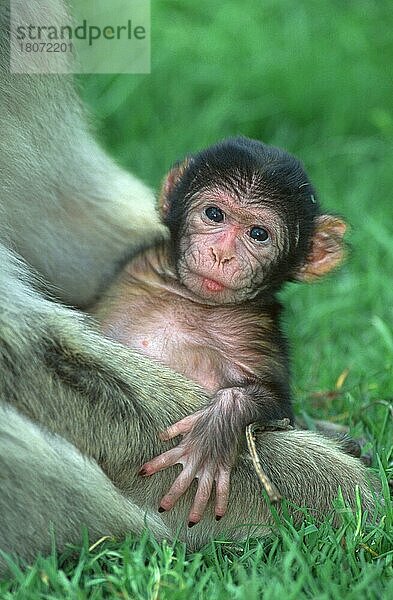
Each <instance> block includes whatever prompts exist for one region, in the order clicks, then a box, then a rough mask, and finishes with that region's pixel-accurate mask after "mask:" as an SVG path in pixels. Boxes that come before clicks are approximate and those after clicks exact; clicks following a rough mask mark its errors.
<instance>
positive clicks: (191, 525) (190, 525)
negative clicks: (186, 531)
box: [188, 521, 196, 527]
mask: <svg viewBox="0 0 393 600" xmlns="http://www.w3.org/2000/svg"><path fill="white" fill-rule="evenodd" d="M194 525H196V523H194V521H188V526H189V527H194Z"/></svg>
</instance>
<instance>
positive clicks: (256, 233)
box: [250, 227, 270, 242]
mask: <svg viewBox="0 0 393 600" xmlns="http://www.w3.org/2000/svg"><path fill="white" fill-rule="evenodd" d="M269 237H270V236H269V232H268V231H266V229H264V228H263V227H251V229H250V238H252V239H253V240H255V241H256V242H267V240H268V239H269Z"/></svg>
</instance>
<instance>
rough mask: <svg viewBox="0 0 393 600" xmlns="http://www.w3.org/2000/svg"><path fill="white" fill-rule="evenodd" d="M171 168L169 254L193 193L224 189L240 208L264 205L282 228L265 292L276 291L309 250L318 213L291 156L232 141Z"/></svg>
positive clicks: (259, 144) (176, 244) (302, 172)
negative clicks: (284, 230)
mask: <svg viewBox="0 0 393 600" xmlns="http://www.w3.org/2000/svg"><path fill="white" fill-rule="evenodd" d="M174 168H175V169H176V168H178V169H179V176H178V177H177V178H176V180H175V184H174V185H173V186H172V188H171V189H170V191H169V193H168V212H167V214H166V215H165V217H164V222H165V224H166V225H167V226H168V228H169V230H170V232H171V240H172V243H173V252H174V255H175V256H177V255H178V248H179V240H180V239H181V237H182V235H183V233H184V223H185V215H186V214H187V212H188V208H189V206H190V205H191V204H192V201H193V198H194V197H195V194H197V193H199V192H201V191H202V190H213V189H220V190H223V191H226V190H227V191H228V192H231V193H232V194H233V193H235V195H236V196H237V199H238V201H239V204H240V205H241V204H245V205H247V204H249V205H256V204H261V205H262V204H266V205H267V206H270V207H271V208H273V209H274V211H276V213H277V214H278V215H280V216H281V217H282V219H283V221H284V222H285V223H286V225H287V229H288V235H287V236H286V239H285V247H284V248H283V252H282V253H281V256H280V260H279V261H278V263H277V264H276V265H275V266H274V267H273V268H272V271H271V278H270V283H271V286H270V290H271V291H273V292H274V291H276V290H277V289H278V288H279V287H280V285H281V284H282V283H283V281H285V280H288V279H291V278H292V277H293V276H294V274H295V272H296V269H297V268H298V267H299V266H300V265H302V264H303V263H304V261H305V259H306V256H307V254H308V252H309V250H310V242H311V237H312V234H313V232H314V221H315V218H316V217H317V216H318V215H320V214H321V210H320V207H319V204H318V202H317V196H316V192H315V189H314V187H313V185H312V184H311V182H310V180H309V178H308V176H307V174H306V172H305V170H304V168H303V165H302V163H301V162H300V161H299V160H298V159H297V158H295V157H294V156H292V155H291V154H288V153H287V152H285V151H284V150H281V149H280V148H275V147H273V146H269V145H267V144H264V143H263V142H260V141H257V140H252V139H248V138H246V137H234V138H229V139H226V140H223V141H221V142H219V143H217V144H215V145H214V146H211V147H209V148H207V149H205V150H202V151H201V152H199V153H197V154H195V155H191V156H188V157H187V158H186V159H185V160H184V161H183V162H181V163H178V164H177V165H175V167H174Z"/></svg>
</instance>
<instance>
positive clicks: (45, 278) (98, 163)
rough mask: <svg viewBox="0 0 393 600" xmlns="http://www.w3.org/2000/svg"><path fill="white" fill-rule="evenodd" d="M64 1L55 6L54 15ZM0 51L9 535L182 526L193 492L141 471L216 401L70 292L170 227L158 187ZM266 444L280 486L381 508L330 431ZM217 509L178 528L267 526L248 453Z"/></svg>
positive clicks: (69, 100)
mask: <svg viewBox="0 0 393 600" xmlns="http://www.w3.org/2000/svg"><path fill="white" fill-rule="evenodd" d="M37 4H38V3H32V2H31V3H25V2H20V3H19V2H18V3H15V5H16V6H17V8H20V9H21V10H24V14H25V17H26V13H30V14H27V20H30V22H39V14H34V13H36V12H37V11H39V8H40V7H39V6H37ZM58 5H59V3H58V2H55V1H54V0H52V1H51V2H45V12H46V14H48V11H51V10H52V11H56V9H57V8H58ZM0 10H1V14H0V16H1V27H2V29H3V28H6V27H7V23H8V17H9V12H8V7H7V6H4V3H2V5H1V9H0ZM52 22H53V23H54V24H55V23H56V22H57V16H56V13H55V12H54V13H53V16H52ZM0 51H1V58H0V69H1V101H0V102H1V105H0V131H1V139H0V173H1V176H0V177H1V178H0V211H1V218H0V222H1V226H0V227H1V231H0V239H1V247H0V265H1V274H0V371H1V378H0V480H1V485H0V515H1V520H0V547H1V549H2V550H5V551H7V552H11V553H15V554H16V555H19V556H21V557H22V558H24V559H26V560H31V559H32V558H33V557H34V556H35V555H36V554H37V552H47V551H48V550H49V549H50V529H51V524H53V526H54V529H55V531H56V534H57V541H58V545H59V547H62V546H63V545H64V544H65V543H66V542H73V541H74V542H75V541H78V539H79V538H80V528H81V525H82V524H85V525H87V527H88V529H89V531H90V535H91V537H92V538H94V537H97V536H99V535H102V534H106V533H114V534H117V535H122V534H124V533H126V532H128V531H134V532H139V531H141V529H142V528H143V526H144V522H145V521H144V520H145V514H146V511H148V515H147V523H148V525H149V526H150V527H151V529H152V531H153V533H154V534H155V535H156V536H157V537H163V536H167V537H169V538H173V537H174V536H175V535H176V534H177V533H178V530H179V524H180V523H185V521H186V516H187V511H188V509H189V506H190V502H191V494H188V495H185V497H184V499H183V500H182V501H180V502H179V504H178V505H177V506H176V508H175V509H174V510H173V511H171V512H170V513H169V514H167V515H165V516H164V517H163V518H161V517H160V516H159V515H158V513H157V512H156V509H157V507H158V502H159V499H160V498H161V496H162V495H163V493H164V491H165V490H166V488H167V487H168V483H169V480H170V479H172V478H173V475H172V473H171V472H170V471H169V472H168V474H167V473H162V474H157V475H155V476H154V478H151V479H149V480H146V479H142V478H140V477H138V475H137V471H138V469H139V468H140V466H141V465H142V463H143V462H145V461H146V460H148V459H149V458H151V457H152V456H155V455H157V454H158V453H160V452H162V451H163V449H164V446H163V445H162V443H161V442H160V441H159V439H158V436H157V432H158V431H159V430H162V429H163V428H164V427H165V426H167V425H169V424H170V423H172V422H174V421H177V420H179V419H180V418H181V417H183V416H185V415H186V414H189V413H191V412H194V411H195V410H196V409H198V408H199V407H200V406H202V405H203V404H204V402H206V398H205V397H204V394H203V393H202V392H201V390H200V389H199V388H198V387H197V386H196V385H193V384H191V383H190V382H188V381H186V380H185V379H184V378H182V377H181V376H176V375H174V373H172V372H171V371H169V370H167V369H164V368H163V367H162V366H161V365H160V366H159V367H157V366H155V365H154V364H152V363H150V362H149V360H148V359H144V358H142V357H136V356H135V355H133V354H132V352H130V351H129V350H128V349H126V348H122V347H120V346H117V345H115V344H112V343H111V342H109V341H107V340H104V339H102V338H101V337H100V336H99V335H98V334H97V333H96V332H95V331H94V328H93V327H92V326H91V325H90V324H89V322H88V321H87V320H86V319H85V317H84V316H83V315H82V313H78V312H77V311H75V310H71V309H68V308H66V307H65V306H64V305H63V304H62V303H67V304H72V305H75V306H78V307H79V308H83V307H85V306H87V305H89V303H90V302H91V301H92V299H93V297H94V295H95V294H96V291H97V289H98V287H99V286H100V284H101V282H102V280H103V278H105V277H107V276H108V275H109V274H110V273H112V272H113V270H114V268H115V264H116V262H117V261H118V260H119V258H121V256H122V255H123V254H124V252H125V251H126V250H129V247H130V244H133V243H134V244H136V245H137V244H138V241H140V239H141V238H144V236H146V235H149V236H151V235H153V234H154V232H155V231H156V230H157V231H158V228H159V226H158V223H157V221H156V218H155V215H154V210H153V200H152V195H151V193H150V191H149V190H148V189H146V188H145V187H144V186H143V185H142V184H141V183H140V182H138V181H137V180H136V179H134V178H132V177H131V176H130V175H128V174H126V173H125V172H124V171H122V170H121V169H119V168H118V167H117V166H116V165H115V164H114V163H113V162H112V161H111V159H110V158H109V157H107V156H106V154H105V153H104V152H103V151H102V150H101V149H100V148H99V147H98V146H97V145H96V143H95V142H94V140H93V138H92V137H91V135H90V133H89V131H88V129H87V127H86V124H85V121H84V119H83V111H82V110H81V108H80V105H79V102H78V99H77V97H76V94H75V92H74V90H73V87H72V82H71V81H70V80H69V79H68V78H66V77H56V76H32V77H30V76H26V75H18V76H12V75H10V74H8V47H7V35H4V29H3V37H2V41H1V46H0ZM128 224H132V225H128ZM27 265H29V267H28V266H27ZM32 273H34V275H33V274H32ZM35 274H37V276H36V275H35ZM48 292H49V293H50V294H51V296H52V298H54V297H56V299H57V301H55V300H54V299H50V298H49V297H48V295H47V294H48ZM259 454H260V460H261V464H262V467H263V469H264V470H265V471H266V473H267V475H268V476H269V477H270V478H271V480H272V481H273V482H275V483H276V484H277V486H278V487H279V489H280V491H281V492H282V494H283V495H284V496H286V497H287V498H289V499H290V500H292V501H293V502H294V503H296V504H299V505H307V506H309V507H311V508H312V509H313V510H314V511H315V513H316V515H319V516H323V515H324V514H326V512H327V511H328V510H329V508H330V506H331V502H332V500H333V498H334V497H335V496H336V493H337V488H338V485H341V487H342V489H343V493H344V496H345V497H346V498H348V500H349V501H351V500H352V501H353V500H354V496H355V484H358V485H359V486H360V488H361V491H362V493H363V502H364V505H365V506H366V507H369V508H371V507H372V505H373V498H372V495H371V493H370V492H369V490H368V487H367V484H366V477H365V471H364V468H363V467H362V465H361V464H360V463H359V462H358V461H356V460H355V459H353V458H351V457H349V456H347V455H345V454H343V453H342V452H341V451H340V450H339V448H338V445H337V444H334V443H333V442H328V441H327V440H325V439H323V438H321V437H319V436H317V435H315V434H312V433H309V432H299V431H293V432H287V433H284V434H283V433H277V432H270V433H266V434H264V435H263V443H262V444H261V445H260V446H259ZM271 457H274V459H273V460H272V458H271ZM168 478H169V479H168ZM112 482H113V483H114V484H115V485H113V483H112ZM191 493H192V492H191ZM209 510H210V512H209ZM209 510H208V511H207V513H206V517H205V519H204V520H203V521H202V523H201V524H200V525H198V526H196V527H194V528H193V529H192V530H188V529H187V528H186V527H185V528H183V529H181V531H180V536H181V537H183V538H184V539H185V540H186V541H187V543H188V545H189V547H194V548H195V547H198V546H200V545H201V544H203V543H205V542H206V541H207V540H208V539H210V538H211V537H214V536H217V535H219V534H220V533H222V532H225V535H226V536H227V538H236V537H241V536H242V535H244V530H241V529H240V528H239V527H238V526H239V524H240V523H247V522H253V523H261V526H260V528H259V529H258V531H257V533H261V532H263V531H265V530H266V524H267V523H268V521H269V511H268V509H267V507H266V505H265V503H264V502H263V500H262V498H261V490H260V486H259V482H258V481H257V479H256V476H255V473H254V472H253V468H252V466H251V465H250V462H249V460H248V459H247V457H242V459H241V460H240V461H239V463H238V465H237V467H236V469H235V471H234V474H233V479H232V489H231V496H230V501H229V510H228V513H227V515H226V517H225V519H222V521H220V522H219V523H216V522H215V520H214V518H213V512H212V507H210V509H209ZM294 516H295V518H296V512H295V513H294ZM236 526H237V527H236ZM2 567H3V568H4V562H3V563H2ZM0 568H1V565H0Z"/></svg>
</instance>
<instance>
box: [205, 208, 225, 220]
mask: <svg viewBox="0 0 393 600" xmlns="http://www.w3.org/2000/svg"><path fill="white" fill-rule="evenodd" d="M205 215H206V216H207V218H208V219H210V221H215V223H221V221H223V220H224V213H223V212H222V210H221V208H218V207H217V206H209V207H208V208H206V210H205Z"/></svg>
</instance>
